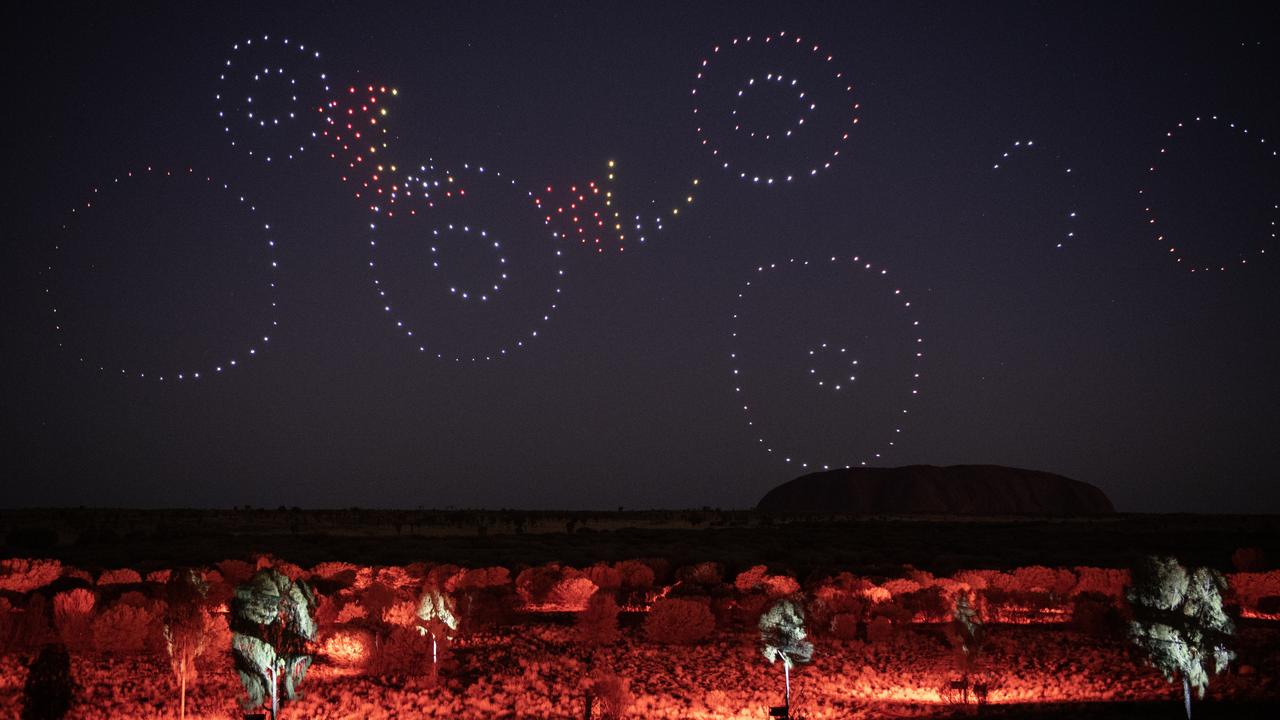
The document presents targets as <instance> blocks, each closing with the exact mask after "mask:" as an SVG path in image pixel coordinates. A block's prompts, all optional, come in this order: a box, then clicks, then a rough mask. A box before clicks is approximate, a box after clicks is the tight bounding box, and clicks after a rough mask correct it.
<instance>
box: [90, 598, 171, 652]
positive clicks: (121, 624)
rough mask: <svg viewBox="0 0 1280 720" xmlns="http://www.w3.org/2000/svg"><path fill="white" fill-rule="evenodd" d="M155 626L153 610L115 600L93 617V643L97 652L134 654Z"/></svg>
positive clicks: (144, 645) (140, 649) (148, 637)
mask: <svg viewBox="0 0 1280 720" xmlns="http://www.w3.org/2000/svg"><path fill="white" fill-rule="evenodd" d="M156 628H157V625H156V613H155V612H154V611H152V610H151V609H150V608H147V607H136V606H134V605H128V604H125V603H117V604H115V605H112V606H111V607H109V608H107V609H106V610H104V611H102V612H100V613H98V614H97V616H96V617H95V618H93V622H92V626H91V630H92V633H93V645H94V647H95V648H96V649H97V651H98V652H100V653H106V654H110V655H137V654H138V653H141V652H142V651H143V649H144V648H145V647H146V645H147V642H148V640H149V639H150V637H151V636H152V633H153V632H154V631H155V630H156Z"/></svg>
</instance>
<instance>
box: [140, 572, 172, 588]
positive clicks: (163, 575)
mask: <svg viewBox="0 0 1280 720" xmlns="http://www.w3.org/2000/svg"><path fill="white" fill-rule="evenodd" d="M172 577H173V571H172V570H168V569H165V570H153V571H151V572H149V573H147V577H146V580H147V582H149V583H154V584H156V585H164V584H165V583H167V582H169V579H170V578H172Z"/></svg>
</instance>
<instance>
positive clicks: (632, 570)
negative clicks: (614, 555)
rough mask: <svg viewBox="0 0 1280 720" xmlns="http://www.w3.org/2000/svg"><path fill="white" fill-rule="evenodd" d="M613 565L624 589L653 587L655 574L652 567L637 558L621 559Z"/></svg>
mask: <svg viewBox="0 0 1280 720" xmlns="http://www.w3.org/2000/svg"><path fill="white" fill-rule="evenodd" d="M613 567H614V569H615V570H617V571H618V577H619V578H620V579H621V581H622V588H623V589H624V590H648V589H649V588H651V587H653V583H654V582H655V579H656V576H655V575H654V572H653V568H651V567H649V566H648V565H646V564H645V563H642V562H640V561H639V560H623V561H621V562H619V563H617V564H615V565H614V566H613Z"/></svg>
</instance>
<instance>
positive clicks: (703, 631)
mask: <svg viewBox="0 0 1280 720" xmlns="http://www.w3.org/2000/svg"><path fill="white" fill-rule="evenodd" d="M715 627H716V620H715V617H714V616H713V615H712V614H711V609H710V608H709V607H707V603H706V602H702V601H699V600H692V599H687V598H659V599H658V600H657V601H655V602H654V603H653V608H652V609H651V610H650V611H649V614H648V615H647V616H646V617H645V619H644V634H645V637H646V638H648V639H649V641H650V642H654V643H660V644H677V645H688V644H691V643H696V642H698V641H699V640H702V639H703V638H705V637H707V636H708V635H710V634H711V632H712V631H713V630H715Z"/></svg>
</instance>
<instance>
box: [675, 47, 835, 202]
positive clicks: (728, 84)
mask: <svg viewBox="0 0 1280 720" xmlns="http://www.w3.org/2000/svg"><path fill="white" fill-rule="evenodd" d="M784 69H785V70H786V72H783V70H784ZM691 94H692V95H693V114H694V119H695V122H696V123H697V125H696V133H697V136H698V142H699V144H700V145H702V146H703V147H704V148H706V149H707V150H708V152H710V153H711V156H712V157H713V158H714V159H715V161H716V162H717V163H719V164H720V166H721V167H722V168H724V169H725V170H728V171H730V172H732V173H733V174H735V175H737V177H738V178H739V179H741V180H743V181H746V182H750V183H752V184H760V185H773V184H775V183H779V182H792V181H793V180H795V179H796V178H798V177H801V176H805V175H808V176H813V175H817V174H818V172H819V171H822V170H826V169H828V168H830V167H831V164H832V163H833V162H834V161H835V159H836V158H838V157H839V156H840V152H841V149H842V148H843V147H844V144H845V142H846V141H848V139H849V132H850V130H851V129H852V128H853V126H855V125H857V124H858V110H859V104H858V102H857V101H856V100H854V97H853V85H852V83H850V82H849V81H848V79H847V78H846V77H845V75H844V72H843V71H841V70H837V69H836V68H835V63H834V59H833V57H832V56H831V55H828V54H827V53H826V52H825V51H824V50H822V49H821V48H820V47H819V46H818V45H816V44H814V43H810V42H805V41H804V40H803V39H802V38H801V37H799V36H797V35H789V34H787V33H786V32H780V33H777V34H776V35H765V36H763V37H753V36H751V35H747V36H745V37H741V38H734V39H733V40H731V41H730V42H729V43H728V44H726V45H717V46H715V47H714V48H712V51H711V54H710V55H709V56H708V57H706V58H704V59H703V60H702V62H701V64H700V65H699V67H698V72H697V74H696V75H695V76H694V83H693V90H692V93H691ZM779 96H780V97H781V98H782V99H783V101H784V102H790V103H793V104H794V108H795V109H794V111H793V112H792V113H791V115H790V116H789V119H788V120H786V121H783V122H780V123H777V126H776V127H773V128H771V127H767V126H765V125H763V124H761V123H758V122H755V121H753V120H751V119H750V117H749V116H750V115H751V108H752V107H753V106H756V105H760V104H762V103H769V102H770V101H771V99H772V98H777V97H779ZM775 110H776V108H775ZM806 143H808V145H807V147H806V146H805V145H806ZM797 155H800V156H802V157H801V159H797Z"/></svg>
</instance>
